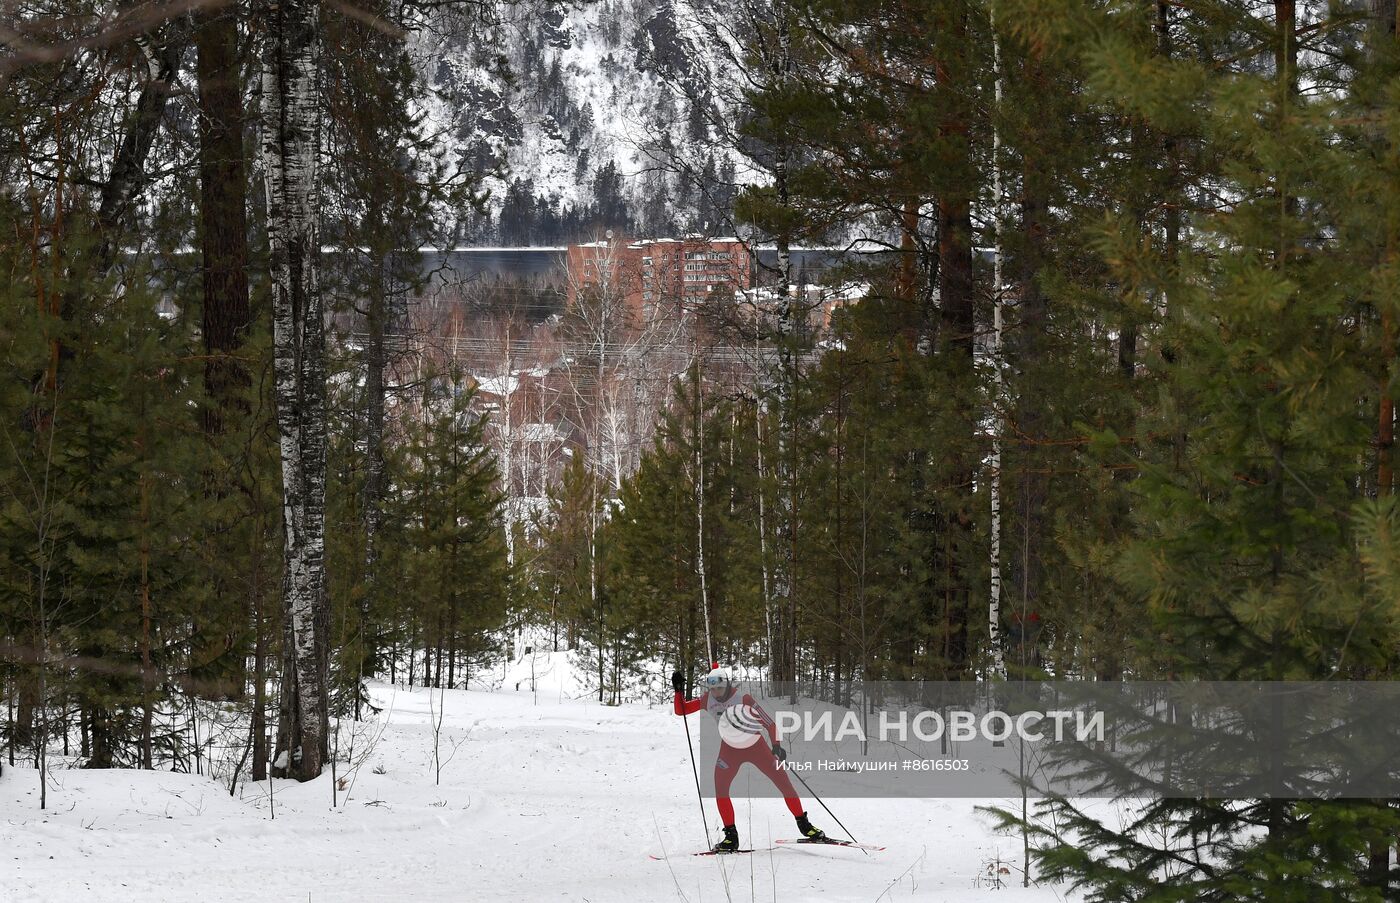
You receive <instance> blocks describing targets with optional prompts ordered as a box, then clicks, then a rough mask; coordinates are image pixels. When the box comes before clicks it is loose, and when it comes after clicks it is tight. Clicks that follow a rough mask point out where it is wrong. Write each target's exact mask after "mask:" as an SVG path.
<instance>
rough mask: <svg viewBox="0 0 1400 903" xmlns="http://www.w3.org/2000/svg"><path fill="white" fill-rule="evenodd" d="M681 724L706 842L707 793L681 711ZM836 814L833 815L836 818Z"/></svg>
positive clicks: (707, 840) (708, 824) (708, 840)
mask: <svg viewBox="0 0 1400 903" xmlns="http://www.w3.org/2000/svg"><path fill="white" fill-rule="evenodd" d="M681 726H682V727H684V728H685V749H686V752H688V753H690V773H691V774H693V775H694V776H695V798H696V800H698V801H699V802H700V823H701V824H702V825H704V826H705V842H706V843H709V842H710V820H709V819H708V818H706V817H705V795H704V794H703V793H701V792H700V769H698V768H696V767H695V747H694V746H692V745H691V742H690V719H688V718H686V716H685V713H684V712H682V713H681ZM835 817H836V816H834V815H833V816H832V818H835Z"/></svg>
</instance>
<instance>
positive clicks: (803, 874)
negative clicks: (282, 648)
mask: <svg viewBox="0 0 1400 903" xmlns="http://www.w3.org/2000/svg"><path fill="white" fill-rule="evenodd" d="M517 671H518V669H517ZM566 671H567V669H565V668H563V667H562V666H560V667H558V668H557V670H552V671H551V672H550V673H549V674H547V675H545V674H537V676H538V677H540V678H542V679H541V680H539V681H538V683H537V687H538V692H531V691H530V689H529V685H528V683H526V684H525V685H523V686H522V688H521V689H520V690H515V689H513V686H514V682H515V678H516V677H517V676H518V674H517V673H514V672H513V673H511V674H508V675H506V676H507V678H508V680H507V681H506V682H505V683H503V685H502V689H501V690H499V691H497V692H477V691H447V692H446V693H445V694H439V693H437V692H434V693H433V694H432V696H431V701H430V697H429V693H428V691H426V690H422V689H418V690H413V691H409V690H406V689H404V688H403V687H393V686H389V685H382V684H381V685H375V686H374V687H373V688H372V693H373V697H374V699H375V701H376V703H377V704H378V705H380V706H382V707H383V711H382V712H381V713H380V715H379V718H378V721H377V722H371V723H367V724H363V725H361V726H360V728H359V730H358V731H356V732H355V733H356V737H355V748H354V750H353V753H352V754H351V755H350V759H351V763H350V764H349V765H347V764H346V763H344V762H342V763H341V764H340V765H339V771H338V777H339V778H340V779H341V780H340V783H342V785H343V787H344V789H342V790H340V791H337V799H336V801H335V802H336V805H335V807H334V808H332V786H333V783H332V780H331V777H330V775H329V774H327V775H325V776H323V777H322V778H320V779H319V780H316V781H313V782H310V783H308V784H296V783H295V782H291V781H275V782H273V784H274V786H273V787H271V788H269V786H268V783H267V782H263V783H261V784H250V785H240V788H239V791H240V792H239V796H238V797H230V796H229V794H228V789H227V783H226V782H225V783H223V784H221V783H219V782H217V781H214V780H212V779H210V778H208V777H199V776H193V775H188V774H172V773H169V772H142V771H82V770H72V769H69V770H63V769H60V770H57V771H55V772H53V775H52V783H51V786H50V790H49V808H48V810H47V811H42V812H41V811H40V810H39V787H38V774H37V772H35V771H34V770H32V769H25V768H15V769H10V768H6V770H5V772H4V776H3V777H0V901H6V903H23V901H45V903H49V901H69V900H74V901H94V900H123V901H126V900H131V901H158V900H170V901H185V903H189V901H198V903H213V901H219V900H237V901H240V903H246V901H247V900H250V899H255V900H259V901H264V900H287V901H313V903H315V901H335V900H345V901H356V903H363V901H369V900H375V901H378V900H454V901H465V900H490V901H498V900H578V901H607V900H626V901H629V903H645V901H652V900H686V901H691V903H700V901H718V900H733V901H749V900H753V901H763V900H770V901H794V900H815V899H818V898H820V899H823V900H862V901H872V900H890V901H903V900H919V901H965V900H972V901H976V900H998V901H1050V900H1059V899H1062V898H1063V894H1062V893H1061V892H1059V891H1057V890H1056V889H1054V888H1046V887H1041V888H1032V889H1029V890H1024V889H1022V888H1021V887H1020V886H1019V885H1020V880H1019V877H1020V876H1019V873H1018V872H1017V871H1016V866H1017V863H1018V862H1019V855H1020V841H1019V838H1013V837H1002V836H997V835H996V834H994V833H993V832H992V831H991V830H990V828H989V827H988V823H987V821H986V819H985V818H983V817H981V816H979V815H977V814H976V813H975V812H974V806H975V805H976V802H977V801H971V800H832V801H829V802H830V804H831V806H832V807H833V809H834V810H835V812H836V813H837V815H839V816H841V819H842V821H844V822H845V823H846V825H847V826H848V827H849V828H850V829H851V831H853V832H854V833H855V834H856V836H857V837H858V838H860V839H861V840H864V841H867V842H871V843H879V844H884V845H885V846H886V847H887V848H886V849H885V850H884V851H883V852H878V853H872V854H870V855H868V856H867V855H864V854H862V853H861V852H860V851H856V850H846V849H839V848H829V847H818V848H808V847H791V848H783V849H779V850H776V851H772V852H764V853H761V854H754V855H750V856H730V857H708V856H700V857H693V856H690V855H687V854H688V853H690V852H692V851H694V850H698V849H702V848H704V847H706V846H707V845H708V843H709V842H710V838H707V837H705V835H704V831H703V828H702V827H701V822H700V810H699V805H698V803H697V800H696V796H695V785H694V781H693V778H692V777H691V772H690V760H689V758H688V756H687V753H686V746H685V743H686V740H685V733H684V732H683V731H682V729H681V725H680V724H679V722H678V720H677V719H676V718H675V717H674V716H673V715H672V714H671V712H670V710H669V706H667V707H660V706H658V707H645V706H621V707H615V708H614V707H606V706H601V705H599V704H597V702H596V701H589V700H586V699H585V700H579V699H573V698H570V695H569V694H570V692H572V691H575V690H576V687H575V686H573V678H572V677H571V676H570V675H569V674H567V673H565V672H566ZM440 697H443V698H445V703H442V704H440V703H439V698H440ZM437 711H441V712H442V719H441V727H440V731H438V737H439V742H438V749H439V750H440V755H439V758H440V759H441V760H442V766H441V783H436V782H435V780H434V778H435V774H436V772H437V769H436V768H435V763H434V734H435V732H434V729H433V724H434V722H435V720H436V719H435V718H434V712H437ZM345 731H346V732H345V734H344V735H342V739H341V742H342V743H344V744H346V745H347V746H348V744H349V740H350V733H351V731H350V727H349V725H348V724H347V726H346V728H345ZM750 771H752V770H751V769H750ZM754 777H755V778H756V779H758V780H761V778H760V777H758V776H757V775H754ZM740 783H742V778H741V780H740ZM736 786H737V785H736ZM269 789H271V796H269ZM817 789H818V790H820V788H819V787H818V788H817ZM735 802H736V806H737V807H738V822H739V829H740V833H741V836H742V837H743V838H744V841H745V843H746V844H749V843H752V844H753V845H755V846H761V845H766V844H767V843H768V842H769V841H770V840H771V839H773V838H780V837H792V836H794V830H793V825H792V820H791V818H790V817H789V816H788V814H787V810H786V809H785V808H784V807H783V805H782V801H781V800H777V799H756V800H753V801H752V802H749V801H746V800H740V799H737V798H736V800H735ZM809 808H810V810H811V812H812V820H813V821H814V822H816V823H817V824H818V825H821V826H823V827H826V828H828V829H835V827H836V826H835V825H834V824H833V823H832V821H831V819H830V818H829V817H827V815H826V813H824V812H822V811H821V810H820V808H819V807H818V806H816V805H811V806H810V807H809ZM705 817H706V819H707V820H708V823H709V826H710V828H711V830H712V831H713V830H714V829H715V828H716V818H715V814H714V807H713V802H712V801H708V800H707V801H706V811H705ZM831 833H833V834H836V833H839V832H837V831H835V830H832V831H831ZM652 855H655V856H660V857H663V858H662V859H661V860H659V861H658V860H653V859H651V858H649V857H650V856H652ZM998 858H1000V859H1001V860H1002V861H1003V862H1004V863H1005V865H1006V867H1008V868H1010V869H1012V872H1011V874H1009V875H1004V876H1003V880H1007V881H1008V882H1009V884H1010V885H1011V886H1009V887H1006V888H1003V889H996V888H993V887H990V886H988V881H987V873H988V870H989V867H993V864H994V862H995V861H996V860H997V859H998Z"/></svg>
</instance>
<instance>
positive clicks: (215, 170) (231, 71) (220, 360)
mask: <svg viewBox="0 0 1400 903" xmlns="http://www.w3.org/2000/svg"><path fill="white" fill-rule="evenodd" d="M236 9H237V7H236V6H235V7H229V8H226V9H221V10H215V11H213V12H211V11H209V10H199V11H197V12H196V13H195V48H196V50H197V52H198V62H197V64H196V69H195V72H196V76H197V79H198V89H199V119H198V128H199V181H200V186H199V188H200V193H199V221H200V243H201V253H202V270H203V274H202V275H203V290H204V291H203V295H204V309H203V318H202V324H201V325H202V332H203V338H204V352H205V364H204V389H205V392H206V394H207V395H208V403H207V404H206V405H205V406H204V410H203V425H204V433H205V435H206V436H207V437H209V439H210V440H211V441H216V440H217V438H218V437H220V436H222V435H223V434H224V433H225V431H226V429H227V428H228V426H229V423H230V421H232V420H239V419H242V418H243V417H245V416H246V415H247V414H248V411H249V410H250V408H249V403H248V399H247V398H246V397H245V394H244V393H245V392H246V391H247V389H248V387H249V385H250V384H251V380H250V378H249V375H248V368H247V367H246V366H244V364H243V362H242V361H241V360H240V359H239V357H238V352H239V350H240V349H241V348H242V347H243V344H244V343H245V342H246V341H247V338H248V331H249V328H250V327H251V326H252V320H253V317H252V310H251V308H250V306H249V302H248V213H247V184H246V180H245V169H244V161H243V99H242V84H241V78H240V65H239V63H240V55H239V49H238V20H237V15H236ZM208 482H209V486H210V488H209V492H210V493H211V494H212V495H214V496H216V497H223V496H224V495H225V494H226V493H227V492H228V491H229V486H228V481H227V480H226V479H225V478H224V476H223V475H221V474H218V473H211V474H210V475H209V481H208ZM220 532H222V531H220ZM213 589H214V593H215V595H216V597H217V599H218V601H216V603H215V606H214V609H215V610H216V611H219V612H222V611H224V610H225V608H226V606H225V605H224V604H223V599H224V597H225V596H226V595H227V594H228V593H230V592H231V591H232V589H231V587H229V586H228V585H227V581H226V580H223V579H219V578H217V577H216V579H215V585H214V588H213ZM254 591H255V592H256V590H254ZM249 608H251V606H249ZM246 611H247V610H246V609H245V613H246ZM213 624H214V626H215V627H217V626H219V625H220V622H219V620H218V619H214V621H213ZM222 626H223V628H224V629H223V630H211V631H210V634H212V635H206V636H203V637H201V639H200V641H199V643H200V647H201V651H200V654H199V655H198V658H199V660H200V661H201V662H205V663H207V665H206V666H205V667H201V668H200V669H199V670H200V672H202V673H201V674H200V676H201V677H203V678H204V679H205V680H206V681H207V683H206V686H209V687H213V688H216V691H215V692H213V693H211V694H210V695H213V696H221V697H225V698H236V697H238V696H240V695H241V694H242V692H243V689H244V685H245V682H246V674H245V672H244V658H243V652H244V649H243V648H242V647H241V642H240V636H239V634H240V633H241V632H242V631H241V630H239V629H237V628H232V627H231V625H230V624H229V623H228V622H227V621H224V622H222ZM206 692H207V691H206Z"/></svg>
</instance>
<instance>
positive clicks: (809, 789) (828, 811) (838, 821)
mask: <svg viewBox="0 0 1400 903" xmlns="http://www.w3.org/2000/svg"><path fill="white" fill-rule="evenodd" d="M789 774H791V775H792V776H793V777H795V778H797V779H798V780H799V781H801V782H802V786H803V787H805V788H807V792H808V793H810V794H812V799H814V800H816V801H817V802H818V803H819V804H820V805H821V807H822V808H823V809H825V810H826V814H827V815H830V816H831V820H832V821H834V822H836V824H837V825H838V826H839V827H840V828H841V830H842V831H845V832H846V836H847V837H849V838H851V842H852V843H860V841H859V840H856V836H855V835H854V834H852V833H851V829H850V828H848V827H846V826H845V825H843V824H841V819H839V818H837V817H836V813H835V812H832V811H831V807H830V806H828V805H827V804H826V803H824V802H822V798H821V797H819V796H817V791H815V790H813V789H812V785H811V784H808V783H807V781H806V779H805V778H803V777H802V775H801V774H800V773H799V772H796V771H792V772H789ZM696 786H699V785H698V784H697V785H696ZM860 851H861V852H862V853H864V854H865V855H867V856H869V855H870V851H868V850H867V849H865V847H861V848H860Z"/></svg>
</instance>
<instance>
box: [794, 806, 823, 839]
mask: <svg viewBox="0 0 1400 903" xmlns="http://www.w3.org/2000/svg"><path fill="white" fill-rule="evenodd" d="M797 830H798V831H800V832H802V836H803V837H804V838H806V839H807V840H817V841H821V840H826V832H825V831H823V830H822V829H821V828H814V827H812V823H811V822H809V821H808V820H807V813H806V812H803V813H802V814H801V815H799V816H797Z"/></svg>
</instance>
